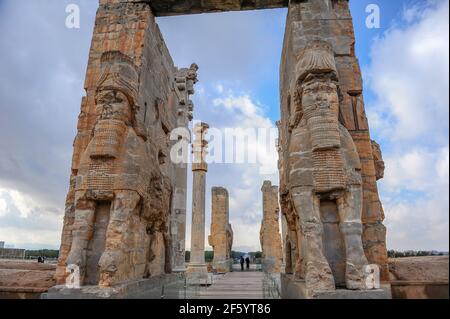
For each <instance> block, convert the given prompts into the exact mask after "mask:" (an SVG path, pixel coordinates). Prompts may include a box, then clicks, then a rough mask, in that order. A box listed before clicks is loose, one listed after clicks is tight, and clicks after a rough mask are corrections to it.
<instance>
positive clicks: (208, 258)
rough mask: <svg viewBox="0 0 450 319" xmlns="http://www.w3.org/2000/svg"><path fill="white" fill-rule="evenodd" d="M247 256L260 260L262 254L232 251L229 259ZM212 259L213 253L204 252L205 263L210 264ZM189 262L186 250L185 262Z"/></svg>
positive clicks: (188, 253) (189, 257)
mask: <svg viewBox="0 0 450 319" xmlns="http://www.w3.org/2000/svg"><path fill="white" fill-rule="evenodd" d="M246 255H249V256H251V257H253V258H261V257H262V252H260V251H255V252H250V253H247V252H242V251H234V250H233V251H232V252H231V258H233V259H239V258H241V256H246ZM213 259H214V252H213V251H209V250H207V251H205V261H206V262H212V261H213ZM190 260H191V252H190V251H189V250H186V254H185V261H186V262H189V261H190Z"/></svg>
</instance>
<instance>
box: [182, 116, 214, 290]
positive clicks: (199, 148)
mask: <svg viewBox="0 0 450 319" xmlns="http://www.w3.org/2000/svg"><path fill="white" fill-rule="evenodd" d="M208 129H209V125H208V124H206V123H197V125H195V127H194V135H195V141H194V143H193V149H192V153H193V163H192V173H193V177H192V179H193V181H192V224H191V260H190V262H189V266H188V268H187V270H186V276H187V280H188V282H189V283H190V284H193V285H208V284H210V283H211V280H212V278H211V275H210V274H209V273H208V267H207V265H206V262H205V204H206V202H205V195H206V173H207V172H208V164H207V163H206V160H205V157H206V155H207V153H208V142H207V141H206V133H207V132H208Z"/></svg>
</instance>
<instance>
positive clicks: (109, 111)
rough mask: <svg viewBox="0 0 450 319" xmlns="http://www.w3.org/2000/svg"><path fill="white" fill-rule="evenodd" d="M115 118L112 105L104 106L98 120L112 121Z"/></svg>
mask: <svg viewBox="0 0 450 319" xmlns="http://www.w3.org/2000/svg"><path fill="white" fill-rule="evenodd" d="M112 118H114V111H113V108H112V106H111V105H110V104H103V107H102V111H101V113H100V115H99V116H98V118H97V120H98V121H100V120H110V119H112Z"/></svg>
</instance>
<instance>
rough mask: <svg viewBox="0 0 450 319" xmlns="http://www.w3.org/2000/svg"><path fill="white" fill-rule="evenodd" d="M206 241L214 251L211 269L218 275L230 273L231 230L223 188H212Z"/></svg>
mask: <svg viewBox="0 0 450 319" xmlns="http://www.w3.org/2000/svg"><path fill="white" fill-rule="evenodd" d="M208 241H209V244H210V245H211V246H212V247H213V250H214V259H213V269H214V270H215V271H216V272H217V273H219V274H223V273H227V272H230V271H232V268H233V259H232V255H231V249H232V247H233V230H232V228H231V224H230V212H229V194H228V191H227V190H226V189H225V188H223V187H213V188H212V206H211V235H209V237H208Z"/></svg>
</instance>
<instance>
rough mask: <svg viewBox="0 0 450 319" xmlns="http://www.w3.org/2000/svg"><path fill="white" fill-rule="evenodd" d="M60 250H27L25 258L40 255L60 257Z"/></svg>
mask: <svg viewBox="0 0 450 319" xmlns="http://www.w3.org/2000/svg"><path fill="white" fill-rule="evenodd" d="M58 256H59V250H52V249H40V250H25V258H26V259H33V258H38V257H45V258H58Z"/></svg>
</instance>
